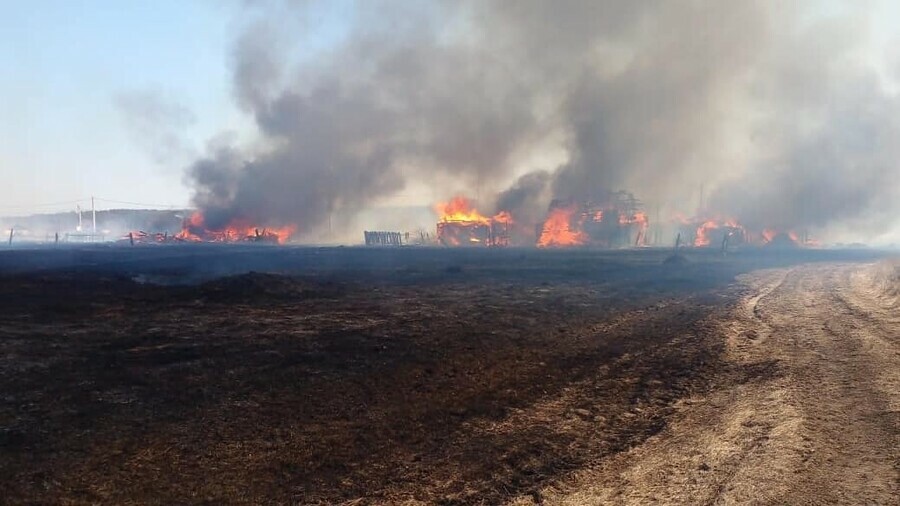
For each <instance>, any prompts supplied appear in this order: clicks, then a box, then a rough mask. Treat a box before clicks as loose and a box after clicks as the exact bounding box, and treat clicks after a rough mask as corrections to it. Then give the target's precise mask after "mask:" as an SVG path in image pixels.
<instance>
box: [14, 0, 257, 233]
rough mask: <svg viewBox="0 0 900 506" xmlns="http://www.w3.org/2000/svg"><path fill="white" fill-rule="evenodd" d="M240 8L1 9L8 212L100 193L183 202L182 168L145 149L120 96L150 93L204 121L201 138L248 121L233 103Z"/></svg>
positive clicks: (80, 1) (69, 1)
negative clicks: (231, 65)
mask: <svg viewBox="0 0 900 506" xmlns="http://www.w3.org/2000/svg"><path fill="white" fill-rule="evenodd" d="M233 10H234V9H233V6H232V5H231V4H229V3H224V2H212V1H194V2H191V1H165V2H163V1H159V2H156V1H154V2H137V1H121V0H92V1H87V0H58V1H49V0H45V1H20V2H6V6H5V7H4V8H3V13H2V16H0V33H2V34H3V40H4V42H3V44H0V72H2V76H3V78H2V79H0V97H2V98H0V100H2V102H3V103H2V107H0V110H2V117H0V177H2V180H3V181H5V182H6V190H7V191H5V192H4V198H3V199H2V202H0V214H7V215H8V214H14V213H15V214H19V212H30V211H34V210H42V211H43V210H57V209H59V210H65V209H68V208H71V207H74V204H71V205H69V204H62V205H57V206H36V204H42V203H54V202H65V201H74V200H75V199H79V198H85V197H89V196H90V195H92V194H94V195H97V196H100V197H106V198H115V199H121V200H131V201H137V202H148V203H154V204H168V205H184V204H185V203H186V202H187V201H188V191H187V189H185V188H184V187H183V185H182V184H181V174H182V169H183V167H181V166H169V167H166V166H161V165H160V164H159V163H156V162H154V161H153V160H152V159H151V157H149V156H147V155H146V154H145V153H144V152H143V151H142V150H141V149H140V147H139V146H138V143H136V142H135V140H134V138H133V135H130V133H129V131H128V128H127V127H126V125H124V123H125V122H124V120H123V117H122V113H121V112H120V111H119V110H118V109H117V108H116V105H115V97H116V96H117V95H119V94H121V93H126V92H133V91H143V90H152V91H154V92H157V93H160V94H162V95H164V96H166V97H168V98H169V99H171V100H173V101H176V102H178V103H180V104H183V105H185V106H186V107H187V108H188V109H190V110H191V111H192V113H193V115H194V116H195V118H196V121H195V122H194V124H193V125H191V126H190V129H189V131H187V132H185V134H187V135H189V137H190V138H191V139H192V140H193V141H195V142H196V143H197V144H198V147H200V146H201V145H202V143H203V142H204V139H206V138H208V137H209V136H211V135H213V134H214V133H215V132H217V131H219V130H221V129H227V128H229V127H230V126H233V127H237V126H238V125H237V124H238V123H241V121H242V119H241V117H240V114H239V113H238V112H237V111H236V110H235V108H234V106H233V105H232V101H231V100H230V81H229V71H228V54H229V53H228V49H229V46H230V37H231V34H232V30H231V29H230V28H231V26H232V25H233V22H234V18H235V15H234V14H235V13H234V12H233Z"/></svg>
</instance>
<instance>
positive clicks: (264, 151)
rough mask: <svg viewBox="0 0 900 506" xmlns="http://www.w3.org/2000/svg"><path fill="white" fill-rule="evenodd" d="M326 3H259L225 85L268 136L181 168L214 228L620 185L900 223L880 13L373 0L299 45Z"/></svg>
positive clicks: (660, 194) (714, 203)
mask: <svg viewBox="0 0 900 506" xmlns="http://www.w3.org/2000/svg"><path fill="white" fill-rule="evenodd" d="M322 5H323V4H321V3H317V2H277V1H271V2H265V1H264V2H254V3H249V4H248V5H247V6H246V12H245V13H244V14H245V16H244V17H245V19H246V20H245V21H243V22H241V23H239V25H241V31H240V33H238V34H236V36H235V46H234V50H233V53H232V55H231V59H232V68H233V76H232V77H233V88H234V94H235V100H236V101H237V102H238V104H239V105H240V106H241V107H242V108H243V109H244V110H245V111H246V112H247V113H248V114H249V115H251V116H252V118H253V119H254V121H255V124H256V126H257V130H258V139H257V140H256V141H255V142H252V143H250V144H249V145H246V144H245V145H232V146H226V147H222V146H219V147H218V148H217V149H216V150H213V151H211V152H209V153H208V154H207V155H206V156H205V157H203V158H202V159H200V160H198V161H197V162H196V163H194V164H193V165H192V166H191V167H190V168H189V169H188V171H187V181H188V183H189V184H190V185H192V187H193V188H194V190H195V198H194V200H195V203H196V204H197V205H198V206H199V207H201V208H202V209H203V210H204V211H205V212H206V213H207V216H208V217H209V219H210V223H225V222H227V221H229V220H232V219H235V218H244V219H252V220H254V221H258V222H260V223H262V224H266V225H283V224H288V223H290V224H295V225H298V226H299V228H298V232H299V233H300V234H301V235H302V234H303V233H309V232H314V231H315V230H316V229H317V227H320V226H321V225H322V224H323V223H325V222H326V221H327V218H328V217H329V216H331V215H337V216H353V215H354V214H356V213H358V212H359V211H360V210H363V209H365V208H367V207H368V206H371V205H374V204H377V203H378V202H379V201H381V200H384V199H386V198H389V197H391V196H392V195H396V194H398V193H400V192H402V190H403V188H404V186H405V185H406V184H407V183H410V182H413V181H415V182H417V183H422V182H424V183H426V184H429V183H430V184H432V185H433V186H434V187H436V188H438V190H436V193H441V192H442V191H445V190H443V188H445V186H444V185H443V184H442V183H441V182H443V181H447V180H448V179H449V180H452V181H454V182H455V184H456V186H457V188H453V191H459V189H460V188H462V189H463V190H466V189H468V191H469V192H470V193H472V194H474V193H476V192H477V193H480V194H482V195H485V194H488V193H493V194H497V195H498V197H497V198H496V199H494V200H495V201H496V202H495V204H496V205H497V206H499V207H502V206H503V205H507V204H510V203H511V204H519V205H520V206H521V205H522V204H524V203H525V202H529V205H530V206H534V209H532V208H529V209H528V210H523V209H520V213H521V214H523V215H525V216H536V215H539V214H540V213H542V212H544V211H545V210H546V202H547V201H548V200H549V198H552V197H561V198H573V197H578V198H581V197H589V196H591V194H594V193H598V192H600V191H604V190H617V189H628V190H630V191H633V192H634V193H636V194H637V195H638V196H639V197H640V198H641V199H642V200H644V201H645V202H646V203H648V204H649V205H653V206H654V207H657V208H662V209H663V212H664V214H665V213H667V212H672V211H681V212H688V213H692V212H694V211H695V209H696V206H697V188H698V187H699V186H700V185H704V186H705V188H706V192H707V195H708V198H707V199H706V207H707V209H706V210H705V212H707V213H710V214H718V215H722V216H731V217H735V218H738V219H739V220H742V221H744V222H747V223H749V224H766V225H774V226H784V227H812V228H818V229H828V228H829V227H842V226H843V227H846V226H847V224H848V223H854V224H855V223H862V224H863V225H868V226H863V227H861V228H860V227H857V230H858V231H861V232H874V231H875V229H884V228H885V227H886V226H887V225H886V223H885V222H884V221H883V219H887V217H888V216H890V215H891V212H893V211H895V210H896V204H894V203H895V202H897V201H898V200H897V199H896V198H895V197H896V196H897V190H896V188H897V187H898V186H897V185H896V184H895V183H896V182H897V177H898V176H897V170H896V168H895V167H894V165H893V160H896V159H897V156H896V154H897V153H895V150H896V149H897V148H895V146H896V145H897V141H898V140H900V139H898V137H900V133H898V129H897V128H896V124H895V123H896V121H895V120H894V118H896V117H898V114H897V113H898V112H900V108H898V103H897V100H896V97H895V94H893V93H892V92H891V91H890V89H891V83H892V79H893V78H894V77H895V76H893V75H890V74H889V73H886V72H885V71H884V69H883V68H881V67H879V65H878V62H877V61H876V59H875V58H872V57H871V54H870V53H871V51H870V48H871V44H870V42H871V16H872V13H871V12H870V11H869V7H870V5H871V4H859V3H849V2H848V3H847V4H843V5H842V6H841V9H842V10H841V11H840V12H839V13H837V14H824V13H823V12H822V11H823V9H821V6H820V5H818V4H817V3H815V2H808V3H792V4H791V5H790V6H784V5H780V4H773V3H770V2H714V1H702V2H698V1H690V2H689V1H682V2H662V1H650V2H625V1H611V0H608V1H567V2H552V3H550V2H543V1H537V0H535V1H525V2H522V1H517V2H510V1H500V0H498V1H487V2H485V1H468V2H467V1H463V2H433V3H427V4H425V3H421V2H360V3H354V4H351V6H350V8H348V9H347V11H348V12H349V13H352V14H351V15H349V16H344V17H343V18H342V23H343V24H342V31H341V36H338V37H335V40H333V41H331V42H330V43H328V44H326V45H324V47H318V46H316V45H315V44H312V43H311V42H310V40H308V39H304V38H303V37H302V36H298V35H297V33H298V32H299V33H303V30H302V28H304V27H305V28H307V29H308V28H309V27H311V26H314V25H315V23H316V22H317V19H318V18H317V17H316V15H317V14H316V13H317V12H320V11H321V9H322ZM298 27H299V28H301V29H298ZM304 45H307V46H311V47H312V49H306V47H305V46H304ZM319 46H321V44H320V45H319ZM298 48H299V49H298ZM298 54H301V55H302V56H298ZM885 68H896V66H894V67H885ZM546 150H555V151H557V152H560V153H562V156H561V157H560V160H561V161H558V162H553V163H549V164H548V163H547V162H543V165H542V162H540V160H542V159H543V158H542V154H543V152H544V151H546ZM531 171H535V172H536V174H535V175H533V176H526V177H525V179H523V180H519V178H520V177H522V176H523V175H526V174H528V173H529V172H531ZM543 172H546V173H547V174H548V175H547V176H541V175H540V174H541V173H543ZM517 180H519V183H518V186H517V183H516V181H517ZM523 182H524V183H523ZM525 183H527V187H528V188H529V191H528V192H527V193H528V194H529V195H531V196H532V198H529V199H520V200H518V201H515V199H513V200H514V202H509V199H511V198H513V195H514V194H516V193H517V192H519V191H520V190H522V188H523V184H525ZM892 183H893V184H892ZM446 191H450V189H447V190H446ZM537 196H540V197H541V198H539V199H538V198H534V197H537ZM499 207H498V208H497V209H498V210H499ZM894 215H896V213H894ZM875 216H878V217H879V218H882V220H879V221H878V222H877V225H876V224H874V223H873V222H875V221H876V220H874V219H872V218H873V217H875ZM337 225H338V226H340V224H337Z"/></svg>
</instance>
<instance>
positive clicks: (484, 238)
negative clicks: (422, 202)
mask: <svg viewBox="0 0 900 506" xmlns="http://www.w3.org/2000/svg"><path fill="white" fill-rule="evenodd" d="M434 211H435V213H437V215H438V226H437V235H438V240H439V241H440V242H441V243H442V244H445V245H448V246H462V245H464V244H473V245H474V244H482V245H485V246H506V245H508V243H509V235H508V233H509V226H510V225H512V223H513V218H512V215H511V214H510V213H509V212H508V211H500V212H499V213H497V214H496V215H495V216H493V217H491V218H488V217H486V216H484V215H482V214H481V213H479V212H478V210H477V209H475V206H474V205H473V204H472V201H471V200H469V199H467V198H466V197H463V196H456V197H453V198H452V199H450V201H449V202H442V203H439V204H437V205H435V206H434Z"/></svg>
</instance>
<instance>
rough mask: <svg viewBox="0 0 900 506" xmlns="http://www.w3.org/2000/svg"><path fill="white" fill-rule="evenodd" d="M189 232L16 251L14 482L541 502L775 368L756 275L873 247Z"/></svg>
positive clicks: (79, 495)
mask: <svg viewBox="0 0 900 506" xmlns="http://www.w3.org/2000/svg"><path fill="white" fill-rule="evenodd" d="M670 254H671V252H670V251H668V250H666V251H662V250H641V251H627V252H626V251H623V252H592V251H536V250H514V249H509V250H490V251H473V250H437V249H361V248H295V247H281V248H279V247H264V246H260V247H241V246H234V247H228V246H219V247H217V246H209V247H201V246H184V247H179V246H173V247H158V248H154V247H147V248H121V247H109V248H101V247H95V248H82V249H65V250H63V249H60V250H56V249H46V250H11V251H4V252H0V301H2V303H0V321H2V324H0V494H2V496H3V497H5V498H6V500H8V501H10V502H13V503H76V504H93V503H117V504H123V503H125V504H127V503H160V504H174V503H180V504H184V503H210V504H217V503H223V502H228V503H242V502H243V503H300V504H310V503H311V504H318V503H321V504H335V503H342V502H348V503H351V504H368V503H404V502H405V503H409V504H415V503H425V504H435V503H436V504H482V503H483V504H496V503H502V502H505V501H516V502H519V503H528V502H541V501H542V500H543V499H544V497H543V492H542V491H545V490H547V489H548V487H550V488H552V487H554V486H557V485H559V486H561V487H562V486H563V485H564V484H565V483H566V482H567V481H568V480H570V479H571V477H572V475H573V473H576V472H578V471H581V470H584V469H588V468H593V467H596V466H600V465H602V463H603V462H604V461H605V459H608V458H611V457H612V456H615V455H616V454H620V453H622V452H623V451H625V450H628V449H630V448H634V447H636V446H638V445H641V443H643V442H645V441H647V439H648V438H650V437H651V436H653V435H655V434H658V433H659V432H660V431H662V430H664V429H665V428H666V427H667V424H668V423H669V421H670V417H671V416H672V414H673V412H674V410H675V409H676V407H677V406H679V405H681V404H683V403H685V402H689V401H690V399H692V398H695V397H697V396H702V395H704V393H706V392H709V391H710V390H711V389H713V388H719V387H722V386H723V385H729V386H740V385H742V384H745V383H747V382H753V381H755V380H756V379H757V378H759V377H761V376H767V375H773V374H777V367H775V366H774V365H773V364H772V363H771V362H769V361H764V360H760V361H756V362H751V363H741V364H738V365H735V364H732V363H729V362H727V361H726V360H725V358H724V357H723V353H724V347H725V343H724V341H723V340H722V339H721V336H719V335H718V334H717V333H716V330H715V326H714V325H711V324H710V320H711V319H712V318H714V317H715V316H716V315H718V314H720V313H721V312H723V311H726V310H727V309H728V308H729V307H730V305H732V304H733V303H734V302H735V301H736V300H737V299H738V298H739V297H740V296H741V295H742V293H743V292H742V291H741V290H742V289H741V288H739V287H737V286H735V285H732V282H733V280H734V279H735V276H737V275H740V274H743V273H746V272H749V271H753V270H756V269H760V268H775V267H785V266H789V265H794V264H798V263H803V262H819V261H822V262H824V261H844V262H848V261H862V260H868V259H872V258H874V257H875V256H876V254H875V253H864V252H846V251H845V252H837V251H802V250H788V251H766V250H757V251H745V252H739V253H735V254H732V255H729V256H727V257H722V256H720V255H717V254H715V253H714V252H708V253H706V252H702V253H697V252H689V253H687V254H686V255H685V256H686V262H668V263H667V262H665V260H666V258H667V257H668V256H669V255H670Z"/></svg>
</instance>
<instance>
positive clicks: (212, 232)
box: [175, 212, 294, 244]
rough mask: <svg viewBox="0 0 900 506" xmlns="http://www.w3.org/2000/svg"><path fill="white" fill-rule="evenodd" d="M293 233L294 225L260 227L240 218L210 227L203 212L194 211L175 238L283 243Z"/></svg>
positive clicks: (205, 240)
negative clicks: (218, 226)
mask: <svg viewBox="0 0 900 506" xmlns="http://www.w3.org/2000/svg"><path fill="white" fill-rule="evenodd" d="M293 233H294V227H291V226H288V227H281V228H260V227H259V226H255V225H252V224H250V223H244V222H242V221H241V220H233V221H232V222H231V223H229V224H228V225H227V226H225V227H224V228H221V229H210V228H207V226H206V219H205V218H204V216H203V213H200V212H196V213H194V214H192V215H191V217H190V218H188V219H187V220H185V222H184V226H183V228H182V230H181V232H180V233H178V235H176V236H175V237H176V239H178V240H182V241H190V242H222V243H234V242H263V243H273V244H284V243H285V242H287V241H288V239H290V238H291V235H292V234H293Z"/></svg>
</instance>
